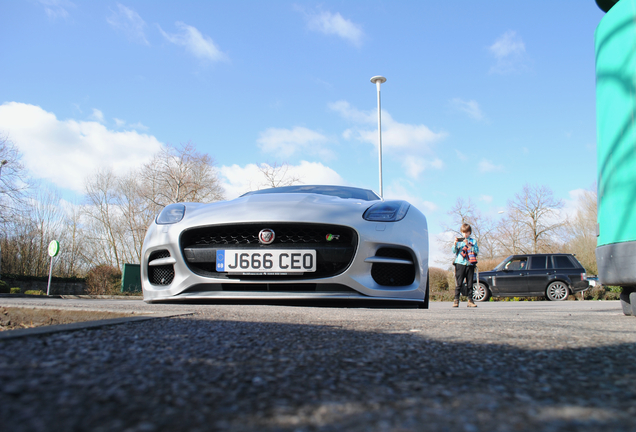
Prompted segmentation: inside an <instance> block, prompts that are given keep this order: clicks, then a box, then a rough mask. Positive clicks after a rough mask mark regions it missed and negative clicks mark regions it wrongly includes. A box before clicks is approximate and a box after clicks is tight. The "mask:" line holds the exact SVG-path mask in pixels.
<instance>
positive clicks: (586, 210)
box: [565, 187, 598, 274]
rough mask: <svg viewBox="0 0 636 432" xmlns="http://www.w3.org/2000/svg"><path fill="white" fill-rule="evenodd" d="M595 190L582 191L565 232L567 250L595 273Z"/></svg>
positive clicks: (586, 268)
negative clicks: (574, 212)
mask: <svg viewBox="0 0 636 432" xmlns="http://www.w3.org/2000/svg"><path fill="white" fill-rule="evenodd" d="M597 212H598V209H597V192H596V187H594V188H593V189H592V190H586V191H584V192H583V193H582V194H581V195H580V196H579V197H578V200H577V210H576V214H575V215H574V217H573V218H571V219H570V220H568V222H567V225H566V232H567V235H568V241H567V243H566V245H565V250H566V251H567V252H570V253H573V254H576V256H577V259H578V260H579V261H580V262H581V264H582V265H583V267H585V270H586V271H587V272H588V273H590V274H597V273H598V268H597V265H596V226H597Z"/></svg>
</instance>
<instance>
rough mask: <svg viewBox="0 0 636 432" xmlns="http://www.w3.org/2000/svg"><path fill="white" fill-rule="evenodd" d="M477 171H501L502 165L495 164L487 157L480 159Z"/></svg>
mask: <svg viewBox="0 0 636 432" xmlns="http://www.w3.org/2000/svg"><path fill="white" fill-rule="evenodd" d="M478 166H479V171H480V172H484V173H485V172H496V171H503V167H502V166H501V165H495V164H494V163H492V162H491V161H489V160H487V159H482V160H480V161H479V165H478Z"/></svg>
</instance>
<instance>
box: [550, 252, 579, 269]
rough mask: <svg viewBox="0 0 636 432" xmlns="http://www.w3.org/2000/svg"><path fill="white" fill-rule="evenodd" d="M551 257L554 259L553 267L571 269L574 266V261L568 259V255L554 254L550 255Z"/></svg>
mask: <svg viewBox="0 0 636 432" xmlns="http://www.w3.org/2000/svg"><path fill="white" fill-rule="evenodd" d="M552 259H553V260H554V267H555V268H562V269H573V268H576V266H575V265H574V263H573V262H572V261H570V257H568V256H566V255H555V256H553V257H552Z"/></svg>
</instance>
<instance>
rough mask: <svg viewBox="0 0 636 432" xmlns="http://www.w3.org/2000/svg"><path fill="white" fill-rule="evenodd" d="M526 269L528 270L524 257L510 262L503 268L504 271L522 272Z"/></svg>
mask: <svg viewBox="0 0 636 432" xmlns="http://www.w3.org/2000/svg"><path fill="white" fill-rule="evenodd" d="M526 268H528V263H527V258H526V257H523V258H515V259H513V260H510V261H508V262H507V263H506V265H505V266H504V270H524V269H526Z"/></svg>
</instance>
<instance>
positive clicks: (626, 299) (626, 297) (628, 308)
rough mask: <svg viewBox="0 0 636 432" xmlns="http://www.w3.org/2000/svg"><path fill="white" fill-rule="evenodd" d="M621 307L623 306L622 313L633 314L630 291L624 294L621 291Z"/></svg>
mask: <svg viewBox="0 0 636 432" xmlns="http://www.w3.org/2000/svg"><path fill="white" fill-rule="evenodd" d="M621 307H622V308H623V313H624V314H625V315H627V316H631V315H633V310H632V302H631V293H628V294H625V293H624V292H623V293H621Z"/></svg>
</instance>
